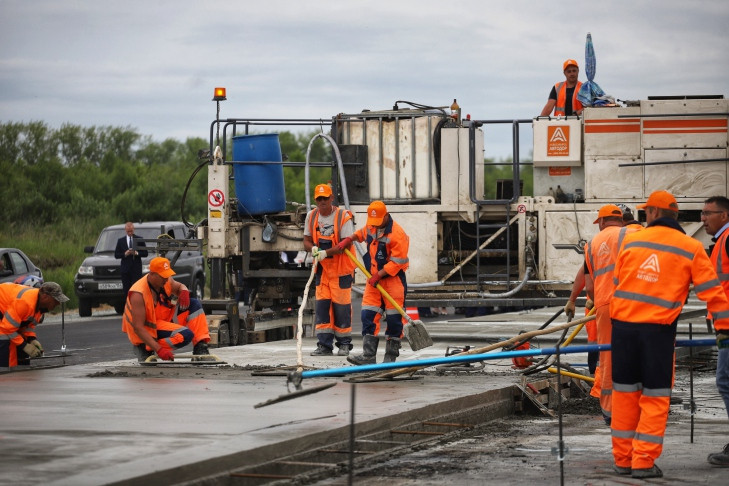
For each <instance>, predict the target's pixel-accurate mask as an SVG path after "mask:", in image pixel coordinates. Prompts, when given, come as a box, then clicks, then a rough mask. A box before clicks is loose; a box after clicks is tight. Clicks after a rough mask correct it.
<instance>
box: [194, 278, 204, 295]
mask: <svg viewBox="0 0 729 486" xmlns="http://www.w3.org/2000/svg"><path fill="white" fill-rule="evenodd" d="M191 293H192V297H194V298H196V299H197V300H202V299H203V295H204V294H205V281H204V280H203V279H202V278H201V277H195V280H193V283H192V292H191Z"/></svg>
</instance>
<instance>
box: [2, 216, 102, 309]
mask: <svg viewBox="0 0 729 486" xmlns="http://www.w3.org/2000/svg"><path fill="white" fill-rule="evenodd" d="M114 223H115V221H111V222H110V221H104V220H103V218H101V217H100V218H97V219H95V220H93V221H68V222H63V223H59V224H57V225H54V226H47V227H33V226H31V225H26V224H14V225H10V226H8V227H6V228H5V231H3V232H2V233H0V247H2V248H18V249H20V250H21V251H22V252H23V253H25V254H26V255H28V257H29V258H30V259H31V260H32V261H33V263H35V265H36V266H37V267H39V268H40V269H41V270H42V271H43V279H44V280H45V281H46V282H56V283H58V284H59V285H60V286H61V287H62V288H63V292H64V293H65V294H66V295H67V296H68V297H69V299H70V300H69V301H68V302H67V303H66V308H67V309H76V308H78V299H77V298H76V293H75V292H74V291H73V277H74V275H76V271H77V270H78V267H79V265H81V262H83V261H84V258H86V257H87V256H88V254H87V253H84V247H85V246H89V245H94V244H96V239H97V238H98V236H99V233H100V232H101V230H102V229H103V228H104V227H106V226H108V225H110V224H114ZM56 311H60V307H58V308H56Z"/></svg>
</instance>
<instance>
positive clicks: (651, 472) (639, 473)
mask: <svg viewBox="0 0 729 486" xmlns="http://www.w3.org/2000/svg"><path fill="white" fill-rule="evenodd" d="M630 477H633V478H636V479H647V478H662V477H663V471H661V468H659V467H658V466H656V465H655V464H653V467H649V468H646V469H633V470H632V472H631V474H630Z"/></svg>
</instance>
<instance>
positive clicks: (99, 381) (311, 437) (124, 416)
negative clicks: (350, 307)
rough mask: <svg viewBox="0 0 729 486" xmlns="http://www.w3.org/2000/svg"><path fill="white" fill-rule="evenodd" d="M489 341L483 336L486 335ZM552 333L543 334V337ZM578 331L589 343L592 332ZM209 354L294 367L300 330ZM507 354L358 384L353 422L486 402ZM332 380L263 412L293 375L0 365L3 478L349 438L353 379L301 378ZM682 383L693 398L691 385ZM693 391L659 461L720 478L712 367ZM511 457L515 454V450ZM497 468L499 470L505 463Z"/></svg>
mask: <svg viewBox="0 0 729 486" xmlns="http://www.w3.org/2000/svg"><path fill="white" fill-rule="evenodd" d="M555 310H556V309H554V308H552V309H541V310H538V311H532V312H529V313H513V314H507V315H502V316H499V317H497V316H484V317H483V318H472V319H454V320H450V321H443V322H439V323H434V322H431V323H428V325H427V326H428V328H429V329H430V332H431V334H432V335H433V337H434V338H435V341H436V345H434V346H433V347H431V348H427V349H424V350H421V351H419V352H417V353H414V352H412V351H410V350H409V349H408V348H407V344H405V345H404V346H405V347H404V349H403V350H402V355H401V359H422V358H428V357H436V356H443V355H444V354H445V349H446V347H448V346H460V345H463V344H466V343H467V342H466V340H467V339H468V340H469V341H468V344H470V345H472V346H475V347H481V346H485V345H487V344H489V343H490V342H493V341H494V340H496V339H499V338H501V337H504V338H508V337H511V336H513V335H515V334H516V333H517V332H518V331H519V330H521V329H526V330H533V329H536V328H537V327H539V326H540V325H541V324H542V323H543V322H544V321H546V320H547V319H548V318H549V317H550V316H551V315H552V314H554V311H555ZM486 320H489V321H491V322H484V321H486ZM560 322H564V320H563V319H562V320H561V321H560ZM448 336H458V337H456V338H449V337H448ZM550 336H553V338H556V336H555V335H550ZM695 337H706V336H695ZM474 339H475V341H474ZM480 339H483V342H481V343H479V342H478V341H479V340H480ZM550 340H551V339H550V338H542V344H543V347H546V345H548V344H549V341H550ZM578 342H582V343H584V332H583V333H582V334H581V338H580V340H578ZM360 345H361V343H360V341H359V340H356V341H355V350H354V352H355V353H359V352H360V351H361V347H360ZM314 347H315V340H314V339H313V338H305V340H304V351H305V353H304V355H303V362H304V364H305V365H306V366H313V367H317V368H322V367H339V366H345V365H346V361H345V358H342V357H336V356H335V357H326V358H313V357H310V356H309V355H308V353H309V352H310V351H311V350H313V349H314ZM380 348H381V349H380V352H379V357H378V361H381V360H382V355H383V353H384V349H383V348H384V346H380ZM214 352H215V353H216V354H218V355H219V356H220V357H221V358H222V359H224V360H225V361H227V362H228V363H229V364H235V365H238V366H241V367H245V366H246V365H250V366H256V367H260V366H277V365H289V366H294V365H296V364H297V363H296V342H295V341H280V342H272V343H264V344H257V345H248V346H241V347H236V348H221V349H216V350H214ZM573 356H574V357H570V361H571V362H573V363H578V362H582V363H584V362H585V361H586V359H585V358H584V357H580V355H573ZM510 364H511V363H510V362H509V361H508V360H502V361H489V362H487V364H486V370H485V371H487V372H489V374H488V375H483V374H478V375H473V376H468V375H466V376H463V375H458V376H450V375H449V376H436V375H428V376H425V377H423V378H421V379H418V380H406V381H397V382H377V383H362V384H358V385H357V386H356V420H357V423H358V427H361V429H362V430H367V429H368V428H374V427H375V426H376V425H381V424H387V425H389V426H397V425H400V424H403V423H407V422H411V421H414V420H418V419H421V418H426V417H432V416H436V415H438V414H440V413H446V412H448V411H452V410H455V409H458V408H465V407H468V406H473V405H475V404H477V403H480V402H483V401H484V400H488V399H491V398H493V396H498V395H499V394H500V393H503V392H499V390H508V389H509V388H510V386H511V385H512V384H514V383H517V382H519V380H520V377H521V375H519V374H517V373H516V372H513V371H511V368H510ZM238 373H239V375H240V376H239V377H237V376H236V374H238ZM90 375H96V376H90ZM332 380H334V381H337V385H336V386H334V387H333V388H330V389H328V390H325V391H322V392H320V393H316V394H312V395H308V396H303V397H299V398H296V399H294V400H289V401H284V402H281V403H278V404H274V405H271V406H268V407H264V408H260V409H255V408H254V405H255V404H257V403H261V402H264V401H266V400H269V399H271V398H275V397H277V396H280V395H285V394H286V393H288V390H287V387H286V379H285V378H284V377H281V376H251V373H250V371H248V370H245V369H243V370H240V369H235V370H220V372H218V371H215V370H212V371H211V370H202V369H199V368H195V369H184V370H181V369H180V368H162V367H144V368H142V367H140V366H139V365H137V364H136V363H135V362H134V361H133V360H132V359H130V360H126V361H121V362H111V363H103V364H96V365H77V366H70V367H64V368H55V369H44V370H33V371H25V372H19V373H10V374H4V375H0V390H1V392H0V393H2V400H1V401H0V403H1V404H2V405H0V410H2V414H1V417H2V418H0V437H1V438H2V442H1V443H2V444H3V447H2V449H3V453H2V454H1V455H0V471H2V474H0V484H59V485H60V484H67V485H96V484H109V483H116V482H126V483H128V484H135V483H136V484H150V483H153V482H154V483H157V484H174V483H176V482H183V481H185V480H189V479H192V478H195V477H199V476H200V475H201V474H202V475H209V474H212V473H213V472H216V471H219V472H223V471H225V470H229V469H233V468H236V467H242V466H245V465H246V464H253V463H255V462H256V461H257V460H259V459H260V458H263V457H268V454H269V453H270V451H272V450H275V451H276V452H280V451H282V450H283V451H290V452H291V453H294V452H296V451H300V450H303V449H305V448H307V447H311V446H314V445H317V444H318V445H323V444H325V443H326V442H324V437H325V436H326V435H329V436H330V437H329V439H328V440H331V434H332V433H334V435H335V436H336V437H337V438H339V439H344V438H345V437H347V435H346V434H347V432H348V431H347V426H348V425H349V421H350V391H351V388H350V387H351V386H352V385H350V384H348V383H344V382H342V379H341V378H329V379H312V380H305V381H304V383H303V385H304V388H306V387H313V386H316V385H318V384H323V383H329V382H331V381H332ZM699 386H701V390H700V391H699V390H698V387H699ZM291 391H293V388H291ZM487 393H490V394H491V396H486V395H485V394H487ZM677 393H679V394H683V396H684V397H686V391H685V389H684V390H682V391H681V390H678V392H677ZM697 394H698V395H699V396H700V397H701V400H703V402H704V403H709V402H710V403H712V404H713V405H712V407H713V408H712V409H711V413H704V414H703V415H701V412H700V414H699V416H697V420H698V422H697V426H696V427H697V428H696V436H697V441H696V443H694V444H690V445H689V444H688V443H687V442H688V441H687V440H682V441H679V442H678V443H676V442H675V437H674V433H675V431H676V430H678V429H679V428H681V429H682V430H685V429H686V427H687V426H688V425H687V424H688V421H687V417H688V414H681V413H679V414H677V415H675V414H674V415H672V417H673V418H672V421H673V422H675V423H673V422H672V423H671V424H669V432H668V434H667V444H666V452H665V454H664V456H665V457H663V458H661V459H659V461H658V463H659V465H661V467H662V468H663V470H664V473H665V474H666V477H667V478H670V479H672V480H676V481H680V480H683V481H684V482H686V483H691V484H695V483H705V484H720V483H721V482H722V481H723V478H725V473H726V471H725V470H722V469H717V468H712V467H711V466H709V465H708V464H706V462H705V457H706V454H707V453H708V452H714V451H718V450H720V449H721V447H723V446H724V444H725V443H726V442H727V438H726V432H729V426H728V425H727V423H726V422H727V421H726V414H725V413H724V412H723V411H722V408H723V407H721V405H722V404H721V400H719V399H718V394H717V392H716V389H715V387H713V383H712V382H711V380H707V379H706V378H704V379H703V380H702V381H701V383H697ZM697 400H699V398H697ZM701 405H702V402H699V406H700V407H701ZM717 410H718V413H717ZM700 411H701V408H700ZM672 414H673V409H672ZM571 423H572V422H571ZM578 426H579V427H581V428H580V430H579V431H576V430H574V429H573V430H569V431H568V435H574V436H576V437H580V439H579V440H580V441H582V442H584V443H589V444H596V447H598V448H599V450H600V453H599V457H595V455H594V454H593V455H591V457H590V458H586V459H582V461H583V462H584V461H587V462H585V463H584V464H582V465H581V466H580V467H584V468H586V469H585V471H587V472H588V473H589V474H590V477H591V480H590V481H588V482H591V483H593V484H624V480H625V479H626V478H620V477H618V476H616V475H614V474H612V473H611V471H610V470H609V464H610V459H611V458H610V455H609V440H610V439H609V429H607V427H604V426H600V425H599V423H597V424H596V422H595V420H593V418H589V420H584V421H582V422H581V423H580V422H579V421H578V423H577V424H573V427H578ZM332 431H334V432H332ZM672 431H674V432H672ZM721 431H723V433H721ZM533 433H534V434H536V435H538V434H540V433H544V434H545V442H546V443H549V444H551V443H552V442H555V441H556V438H555V437H554V431H553V430H551V431H548V430H543V431H533ZM682 433H683V432H682ZM597 444H599V446H597ZM552 445H554V444H552ZM529 457H530V454H525V457H524V458H523V460H524V461H526V462H527V463H528V462H529V460H530V459H529ZM571 457H572V458H575V455H573V456H571ZM571 457H569V456H568V458H567V460H570V458H571ZM503 460H504V461H505V463H506V462H508V461H513V458H510V457H504V458H503ZM534 460H535V461H536V460H537V456H536V455H535V456H534ZM590 461H592V462H590ZM595 461H597V462H595ZM596 464H597V465H596ZM687 464H690V465H691V467H686V465H687ZM575 466H576V464H572V467H575ZM493 467H495V468H498V464H493ZM595 471H597V473H596V472H595ZM514 474H515V475H514V476H513V477H514V480H515V481H516V482H515V483H513V484H519V483H523V482H527V481H530V480H541V481H545V480H546V482H548V483H551V484H554V483H555V482H556V481H557V480H558V478H559V470H558V469H555V470H552V471H548V472H545V471H540V472H539V474H537V475H531V473H529V472H528V471H527V470H525V471H524V472H523V473H519V472H515V473H514ZM519 474H522V476H520V475H519ZM595 474H597V476H595ZM576 477H580V476H579V473H574V472H573V476H572V479H573V480H574V479H575V478H576ZM596 479H598V480H599V481H598V482H597V483H595V480H596ZM423 480H427V478H423ZM628 482H631V480H629V479H628ZM632 482H633V483H635V480H632ZM403 484H405V483H403ZM570 484H582V482H581V481H579V482H573V481H571V482H570Z"/></svg>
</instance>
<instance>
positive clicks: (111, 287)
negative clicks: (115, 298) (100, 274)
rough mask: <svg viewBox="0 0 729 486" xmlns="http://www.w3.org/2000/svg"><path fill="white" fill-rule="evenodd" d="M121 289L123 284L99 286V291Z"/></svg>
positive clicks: (113, 283)
mask: <svg viewBox="0 0 729 486" xmlns="http://www.w3.org/2000/svg"><path fill="white" fill-rule="evenodd" d="M121 289H122V284H121V282H112V283H100V284H99V290H121Z"/></svg>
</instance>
